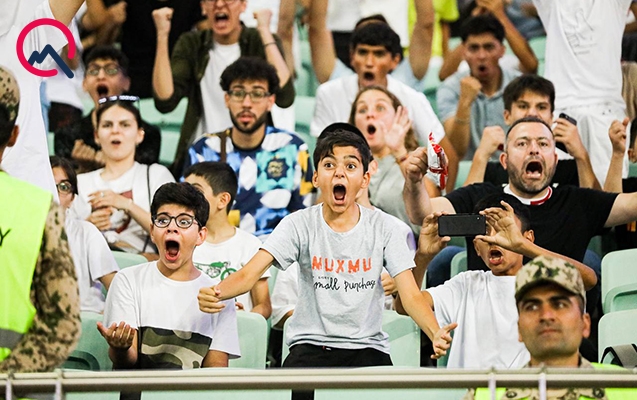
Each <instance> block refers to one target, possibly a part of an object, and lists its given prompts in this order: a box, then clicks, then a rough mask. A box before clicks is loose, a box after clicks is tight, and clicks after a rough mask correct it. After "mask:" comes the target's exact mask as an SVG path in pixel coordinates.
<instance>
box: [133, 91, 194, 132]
mask: <svg viewBox="0 0 637 400" xmlns="http://www.w3.org/2000/svg"><path fill="white" fill-rule="evenodd" d="M187 108H188V99H186V98H183V99H181V101H180V102H179V104H177V107H175V109H174V110H172V111H171V112H169V113H166V114H162V113H160V112H159V111H157V109H156V108H155V101H154V100H153V99H141V100H140V101H139V113H140V114H141V116H142V119H143V120H144V121H146V122H148V123H149V124H154V125H157V126H159V127H160V128H161V129H162V130H164V128H173V129H175V128H176V129H177V130H179V129H180V128H181V125H182V124H183V122H184V116H185V115H186V109H187Z"/></svg>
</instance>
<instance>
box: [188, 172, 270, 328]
mask: <svg viewBox="0 0 637 400" xmlns="http://www.w3.org/2000/svg"><path fill="white" fill-rule="evenodd" d="M184 176H185V178H186V182H188V183H190V184H191V185H193V186H194V187H196V188H197V189H199V191H201V193H203V195H204V197H205V198H206V200H207V201H208V204H210V215H209V217H208V221H207V223H206V228H207V229H208V234H207V235H206V240H205V241H204V242H203V243H202V244H201V245H200V246H198V247H197V248H196V249H195V251H194V253H193V256H192V259H193V262H194V263H195V267H197V268H198V269H199V270H201V271H202V272H204V273H206V274H207V275H208V276H210V277H211V278H212V279H213V280H214V281H215V283H214V284H218V283H219V282H221V280H223V279H225V278H227V277H228V276H229V274H231V273H233V272H236V271H238V270H239V269H241V268H242V267H243V266H244V265H245V264H247V263H248V261H250V259H251V258H252V256H254V254H255V253H256V252H257V251H259V248H261V241H260V240H259V239H258V238H257V237H256V236H254V235H252V234H250V233H248V232H246V231H244V230H242V229H239V228H235V227H234V226H233V225H232V224H231V223H230V221H229V220H228V213H229V212H230V210H231V209H232V204H233V203H234V199H235V197H236V195H237V186H238V183H237V176H236V175H235V173H234V170H233V169H232V167H230V165H228V164H226V163H221V162H210V161H206V162H202V163H198V164H194V165H192V166H191V167H190V168H188V170H187V171H186V173H185V174H184ZM269 277H270V273H269V272H266V273H265V274H264V275H263V276H261V279H259V280H258V281H257V283H256V284H255V285H254V286H253V287H252V289H250V293H249V294H248V293H245V294H242V295H241V296H238V297H237V299H236V300H237V303H236V305H237V308H239V309H243V310H246V311H251V312H254V313H258V314H261V315H263V318H266V319H267V318H269V317H270V314H271V313H272V306H271V305H270V293H269V290H268V278H269Z"/></svg>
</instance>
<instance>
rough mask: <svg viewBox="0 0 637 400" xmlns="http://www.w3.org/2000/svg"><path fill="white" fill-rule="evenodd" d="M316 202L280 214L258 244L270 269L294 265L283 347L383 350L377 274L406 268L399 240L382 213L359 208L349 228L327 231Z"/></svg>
mask: <svg viewBox="0 0 637 400" xmlns="http://www.w3.org/2000/svg"><path fill="white" fill-rule="evenodd" d="M322 208H323V204H318V205H316V206H313V207H310V208H306V209H303V210H299V211H296V212H294V213H292V214H290V215H288V216H286V217H285V218H283V220H282V221H281V222H280V223H279V225H277V227H276V228H275V229H274V231H272V233H271V234H270V236H269V237H268V239H267V240H266V242H265V243H264V244H263V249H265V250H266V251H268V252H269V253H270V254H271V255H272V256H273V257H274V260H275V261H274V263H273V265H274V266H276V267H277V268H280V269H282V270H286V269H287V268H288V267H289V266H291V265H293V264H294V263H295V262H298V264H299V266H300V267H299V280H298V284H299V291H298V293H299V300H298V303H297V304H296V308H295V312H294V315H293V316H292V317H291V319H290V324H289V329H288V333H287V335H288V337H287V343H288V346H290V347H291V346H293V345H295V344H301V343H307V344H312V345H316V346H331V347H335V348H342V349H363V348H373V349H376V350H378V351H382V352H385V353H387V354H389V343H388V341H387V334H386V333H384V332H383V331H382V309H383V299H384V291H383V287H382V284H381V282H380V275H381V273H382V271H383V267H384V268H385V269H386V270H387V271H388V272H389V274H390V275H391V276H392V277H395V276H396V275H398V274H399V273H401V272H403V271H406V270H408V269H410V268H413V267H414V259H413V256H412V255H411V254H410V250H409V247H408V246H407V243H406V242H405V238H404V236H403V235H402V234H401V232H400V230H399V229H398V228H397V225H396V223H395V221H394V220H393V219H391V218H388V217H387V215H386V214H385V213H382V212H378V211H374V210H369V209H367V208H362V207H360V206H359V209H360V213H361V215H360V219H359V221H358V223H357V224H356V226H354V227H353V228H352V229H350V230H349V231H348V232H334V231H333V230H332V228H330V226H329V225H328V224H327V223H326V222H325V220H324V219H323V212H322ZM275 287H276V286H275ZM308 366H309V365H308Z"/></svg>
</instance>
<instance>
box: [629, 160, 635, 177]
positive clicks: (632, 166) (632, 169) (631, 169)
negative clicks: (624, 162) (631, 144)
mask: <svg viewBox="0 0 637 400" xmlns="http://www.w3.org/2000/svg"><path fill="white" fill-rule="evenodd" d="M628 177H629V178H634V177H637V163H629V164H628Z"/></svg>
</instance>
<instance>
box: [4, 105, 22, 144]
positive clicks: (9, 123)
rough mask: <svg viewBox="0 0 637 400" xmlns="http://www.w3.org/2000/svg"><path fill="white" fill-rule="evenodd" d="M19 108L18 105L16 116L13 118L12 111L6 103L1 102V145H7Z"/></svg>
mask: <svg viewBox="0 0 637 400" xmlns="http://www.w3.org/2000/svg"><path fill="white" fill-rule="evenodd" d="M17 111H18V109H17V107H16V113H15V115H16V117H15V118H11V112H10V111H9V109H8V108H7V106H6V105H4V104H2V103H0V147H5V146H6V145H7V143H8V142H9V139H10V138H11V132H13V128H14V127H15V121H16V119H17V115H18V113H17Z"/></svg>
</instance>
